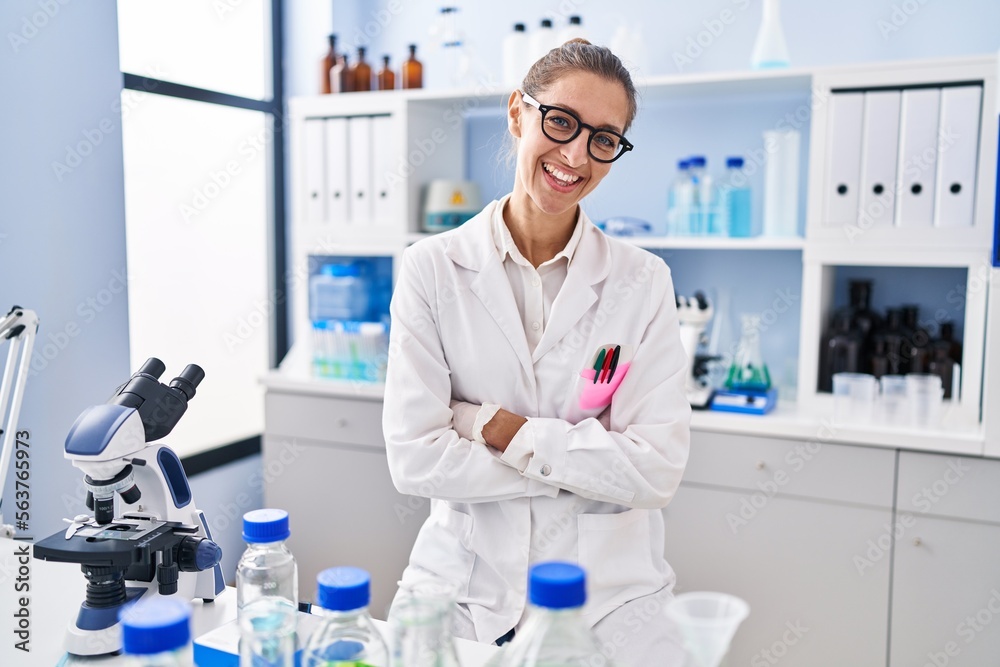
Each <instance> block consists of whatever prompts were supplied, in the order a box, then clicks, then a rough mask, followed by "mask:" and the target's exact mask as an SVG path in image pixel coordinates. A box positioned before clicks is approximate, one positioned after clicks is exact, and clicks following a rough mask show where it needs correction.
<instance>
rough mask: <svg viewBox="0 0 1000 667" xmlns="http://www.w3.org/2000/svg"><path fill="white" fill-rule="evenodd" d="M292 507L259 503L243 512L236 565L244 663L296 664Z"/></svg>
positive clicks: (282, 666)
mask: <svg viewBox="0 0 1000 667" xmlns="http://www.w3.org/2000/svg"><path fill="white" fill-rule="evenodd" d="M290 535H291V531H289V529H288V512H286V511H285V510H278V509H261V510H254V511H252V512H247V513H246V514H244V515H243V539H244V540H245V541H246V543H247V549H246V551H244V552H243V557H242V558H240V562H239V563H238V564H237V565H236V615H237V619H238V622H239V628H240V664H241V665H243V666H244V667H249V666H250V665H257V664H268V665H273V666H274V667H292V665H293V664H294V656H295V623H296V611H297V609H298V590H299V581H298V568H297V567H296V564H295V558H294V557H293V556H292V552H291V551H289V549H288V545H287V544H285V540H287V539H288V537H289V536H290Z"/></svg>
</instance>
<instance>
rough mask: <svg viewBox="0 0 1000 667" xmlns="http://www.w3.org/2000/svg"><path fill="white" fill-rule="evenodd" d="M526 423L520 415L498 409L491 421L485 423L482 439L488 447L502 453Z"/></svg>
mask: <svg viewBox="0 0 1000 667" xmlns="http://www.w3.org/2000/svg"><path fill="white" fill-rule="evenodd" d="M526 423H528V420H527V419H525V418H524V417H522V416H521V415H515V414H514V413H513V412H508V411H507V410H504V409H503V408H500V410H498V411H497V413H496V414H495V415H494V416H493V419H491V420H489V421H488V422H486V426H484V427H483V439H484V440H485V441H486V444H488V445H489V446H490V447H493V448H494V449H498V450H500V451H501V452H504V451H506V450H507V445H509V444H510V441H511V440H513V439H514V436H515V435H517V432H518V431H520V430H521V427H522V426H524V425H525V424H526Z"/></svg>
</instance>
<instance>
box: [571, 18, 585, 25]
mask: <svg viewBox="0 0 1000 667" xmlns="http://www.w3.org/2000/svg"><path fill="white" fill-rule="evenodd" d="M569 24H570V25H583V19H581V18H580V17H579V16H570V17H569Z"/></svg>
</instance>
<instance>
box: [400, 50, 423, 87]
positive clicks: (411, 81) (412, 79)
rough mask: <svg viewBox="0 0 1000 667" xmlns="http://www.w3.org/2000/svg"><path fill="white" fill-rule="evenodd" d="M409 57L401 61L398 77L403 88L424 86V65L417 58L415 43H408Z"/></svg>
mask: <svg viewBox="0 0 1000 667" xmlns="http://www.w3.org/2000/svg"><path fill="white" fill-rule="evenodd" d="M409 49H410V57H409V58H407V59H406V60H405V61H404V62H403V66H402V68H401V69H400V79H401V83H402V87H403V88H423V87H424V66H423V65H422V64H421V62H420V61H419V60H417V45H416V44H410V46H409Z"/></svg>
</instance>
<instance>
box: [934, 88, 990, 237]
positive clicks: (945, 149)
mask: <svg viewBox="0 0 1000 667" xmlns="http://www.w3.org/2000/svg"><path fill="white" fill-rule="evenodd" d="M982 97H983V88H982V86H957V87H954V88H944V89H942V91H941V122H940V126H939V131H938V142H939V148H940V152H939V154H938V164H937V189H936V192H935V196H934V226H935V227H968V226H971V225H972V224H973V216H974V213H975V195H976V162H977V160H978V158H979V118H980V115H979V114H980V108H981V107H982Z"/></svg>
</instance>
